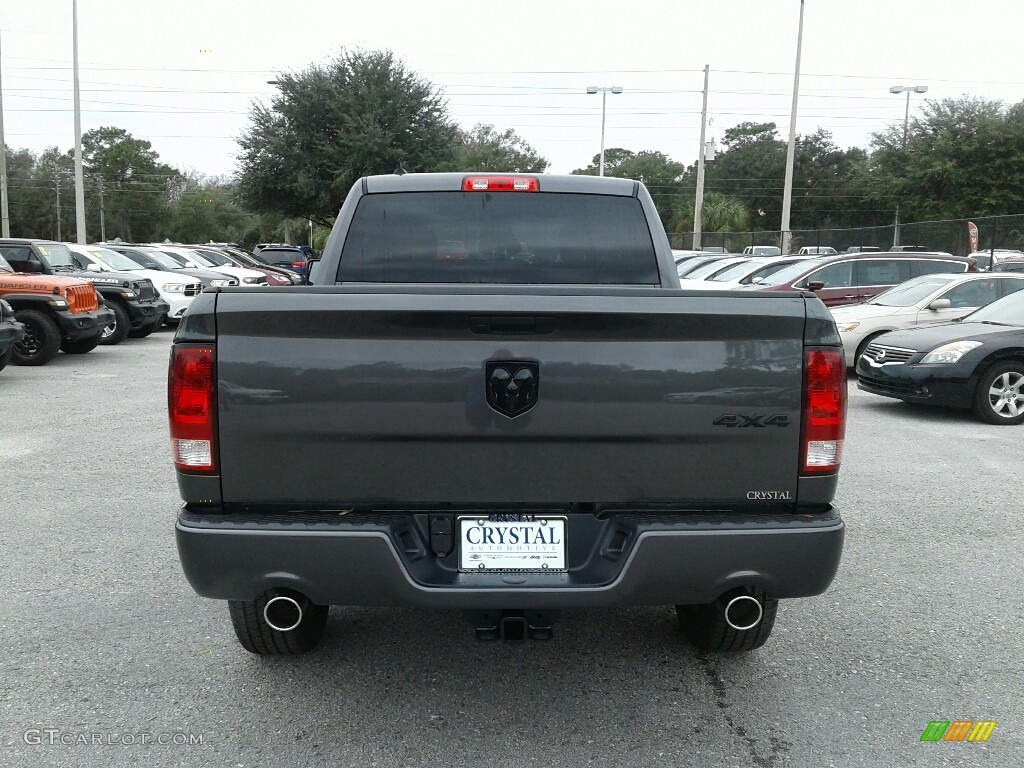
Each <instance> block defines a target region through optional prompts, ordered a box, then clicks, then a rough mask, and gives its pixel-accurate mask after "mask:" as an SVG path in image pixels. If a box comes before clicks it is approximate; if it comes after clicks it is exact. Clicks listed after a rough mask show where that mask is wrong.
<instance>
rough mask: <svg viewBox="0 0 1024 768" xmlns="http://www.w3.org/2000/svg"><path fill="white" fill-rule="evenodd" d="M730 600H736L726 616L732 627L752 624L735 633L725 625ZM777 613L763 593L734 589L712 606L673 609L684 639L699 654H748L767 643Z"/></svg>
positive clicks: (774, 601)
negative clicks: (704, 652)
mask: <svg viewBox="0 0 1024 768" xmlns="http://www.w3.org/2000/svg"><path fill="white" fill-rule="evenodd" d="M737 598H738V600H737ZM750 598H753V600H751V599H750ZM733 600H737V602H736V603H735V604H734V607H733V609H732V613H730V616H731V617H732V618H733V623H734V624H736V625H737V626H740V627H748V626H749V625H751V624H752V626H749V628H746V629H735V628H733V627H731V626H729V624H728V622H726V620H725V613H724V608H725V607H726V606H727V605H729V603H730V602H731V601H733ZM755 602H756V604H757V605H755ZM757 606H760V608H759V609H758V607H757ZM778 610H779V601H778V600H771V599H769V598H768V597H767V596H766V595H765V593H764V591H763V590H760V589H737V590H733V591H732V592H728V593H726V594H725V595H723V596H722V598H721V599H720V600H719V601H718V602H715V603H707V604H702V605H677V606H676V615H677V616H678V617H679V625H680V627H682V630H683V634H684V635H686V639H687V640H689V641H690V642H691V643H693V644H694V645H695V646H697V647H698V648H700V649H701V650H704V651H712V652H715V653H723V652H728V653H736V652H741V651H752V650H754V649H755V648H760V647H761V646H762V645H764V644H765V643H766V642H767V641H768V636H769V635H771V633H772V628H773V627H774V626H775V615H776V613H777V612H778ZM758 617H760V620H758Z"/></svg>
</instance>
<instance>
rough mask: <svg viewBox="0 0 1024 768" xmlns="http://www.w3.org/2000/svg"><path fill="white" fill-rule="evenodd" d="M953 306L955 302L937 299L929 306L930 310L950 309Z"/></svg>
mask: <svg viewBox="0 0 1024 768" xmlns="http://www.w3.org/2000/svg"><path fill="white" fill-rule="evenodd" d="M952 306H953V302H951V301H950V300H949V299H936V300H935V301H933V302H932V303H931V304H929V305H928V309H949V308H950V307H952Z"/></svg>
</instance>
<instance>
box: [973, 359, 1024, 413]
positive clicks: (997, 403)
mask: <svg viewBox="0 0 1024 768" xmlns="http://www.w3.org/2000/svg"><path fill="white" fill-rule="evenodd" d="M974 414H975V415H976V416H977V417H978V418H979V419H981V420H982V421H987V422H988V423H989V424H1007V425H1009V424H1020V423H1022V422H1024V365H1022V364H1021V363H1017V362H1013V361H1010V360H1007V361H1003V362H1000V363H996V364H995V365H993V366H991V367H990V368H989V369H988V370H987V371H985V372H984V373H983V374H982V375H981V376H980V377H979V378H978V387H977V389H975V390H974Z"/></svg>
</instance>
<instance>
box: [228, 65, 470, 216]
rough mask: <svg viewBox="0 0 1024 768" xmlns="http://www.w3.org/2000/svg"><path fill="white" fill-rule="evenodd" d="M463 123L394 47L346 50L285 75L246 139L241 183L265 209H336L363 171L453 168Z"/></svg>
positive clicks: (247, 201)
mask: <svg viewBox="0 0 1024 768" xmlns="http://www.w3.org/2000/svg"><path fill="white" fill-rule="evenodd" d="M458 143H459V141H458V128H457V126H456V125H455V124H454V123H453V122H452V121H451V120H450V118H449V116H448V112H447V106H446V103H445V101H444V99H443V98H442V96H441V94H440V93H439V92H438V91H437V90H436V89H435V88H434V86H433V85H432V84H431V83H429V82H427V81H426V80H424V79H423V78H422V77H420V76H419V75H417V74H416V73H415V72H412V71H411V70H409V69H407V68H406V66H405V64H404V63H402V62H401V61H400V60H398V59H397V58H396V57H395V56H394V54H393V53H391V52H390V51H370V52H364V51H355V52H353V51H346V50H343V51H342V52H341V53H340V54H339V55H338V57H337V58H335V59H333V60H332V61H330V62H328V63H326V64H324V65H317V64H314V65H312V66H310V67H309V68H308V69H306V70H304V71H301V72H298V73H289V74H282V75H279V76H278V93H277V95H276V96H275V97H274V98H273V100H272V101H271V104H270V106H265V105H263V104H255V105H254V106H253V108H252V114H251V117H250V125H249V127H248V128H247V129H246V131H245V132H244V133H243V134H242V137H241V138H240V139H239V145H240V146H241V150H242V151H241V155H240V157H239V162H238V171H237V176H238V190H239V197H240V200H241V202H242V204H243V205H244V206H245V207H246V208H247V209H248V210H251V211H255V212H259V213H269V212H276V213H281V214H284V215H286V216H299V217H307V216H311V217H313V218H314V219H319V220H321V221H323V220H326V218H327V217H329V216H332V215H334V214H335V213H336V212H337V211H338V208H339V207H340V206H341V203H342V202H343V201H344V198H345V196H346V195H347V194H348V191H349V189H350V188H351V186H352V184H353V183H355V181H356V180H357V179H358V178H360V177H361V176H364V175H367V174H375V173H391V172H392V171H394V170H395V169H396V168H398V167H399V166H400V165H401V166H402V167H403V168H405V170H407V171H433V170H438V169H441V168H445V167H449V166H450V164H451V162H452V160H453V159H454V152H455V147H456V146H457V145H458Z"/></svg>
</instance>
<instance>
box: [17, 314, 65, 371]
mask: <svg viewBox="0 0 1024 768" xmlns="http://www.w3.org/2000/svg"><path fill="white" fill-rule="evenodd" d="M14 318H15V320H17V321H18V322H19V323H24V324H25V336H24V337H23V338H22V339H21V341H19V342H18V343H17V344H15V345H14V354H13V356H12V359H13V360H14V364H15V365H46V364H47V363H48V362H50V361H51V360H53V358H55V357H56V356H57V353H58V352H59V351H60V329H59V328H57V323H55V322H54V321H53V320H52V319H51V318H50V317H49V315H47V314H46V313H45V312H40V311H39V310H38V309H19V310H18V311H17V312H15V313H14Z"/></svg>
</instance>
